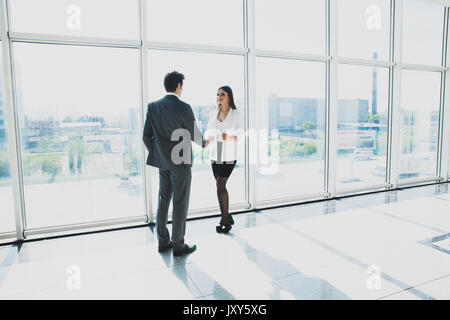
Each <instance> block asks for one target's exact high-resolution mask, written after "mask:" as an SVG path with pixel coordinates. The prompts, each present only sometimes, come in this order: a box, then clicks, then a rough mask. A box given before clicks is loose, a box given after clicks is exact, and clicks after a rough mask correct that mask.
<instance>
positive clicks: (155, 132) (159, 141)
mask: <svg viewBox="0 0 450 320" xmlns="http://www.w3.org/2000/svg"><path fill="white" fill-rule="evenodd" d="M183 80H184V75H183V74H181V73H179V72H176V71H173V72H170V73H168V74H167V75H166V76H165V78H164V87H165V88H166V91H167V95H166V96H165V97H164V98H162V99H160V100H157V101H154V102H151V103H149V105H148V111H147V118H146V120H145V126H144V143H145V146H146V148H147V150H148V152H149V154H148V158H147V165H150V166H153V167H157V168H159V197H158V210H157V214H156V230H157V238H158V251H159V252H165V251H168V250H169V249H171V248H173V255H174V256H179V255H183V254H187V253H191V252H193V251H195V249H196V246H195V245H193V246H189V245H187V244H186V243H184V235H185V231H186V217H187V211H188V208H189V195H190V189H191V167H192V162H193V156H192V144H191V141H194V142H195V143H197V144H199V145H201V146H202V147H203V148H205V147H206V146H207V143H206V141H205V140H204V139H203V137H202V134H201V132H200V130H199V128H198V126H197V123H196V121H195V117H194V113H193V112H192V108H191V106H190V105H189V104H187V103H185V102H183V101H181V100H180V97H181V91H182V87H183ZM172 197H173V213H172V240H170V236H169V230H168V229H167V214H168V210H169V204H170V201H171V199H172Z"/></svg>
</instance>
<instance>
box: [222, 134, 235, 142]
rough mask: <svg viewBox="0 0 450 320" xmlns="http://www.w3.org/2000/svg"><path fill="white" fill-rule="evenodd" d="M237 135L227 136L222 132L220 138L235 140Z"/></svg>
mask: <svg viewBox="0 0 450 320" xmlns="http://www.w3.org/2000/svg"><path fill="white" fill-rule="evenodd" d="M237 139H238V137H237V136H229V135H227V134H226V133H222V140H224V141H225V140H235V141H237Z"/></svg>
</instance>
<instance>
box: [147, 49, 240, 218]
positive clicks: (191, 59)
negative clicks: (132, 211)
mask: <svg viewBox="0 0 450 320" xmlns="http://www.w3.org/2000/svg"><path fill="white" fill-rule="evenodd" d="M172 70H177V71H178V72H181V73H183V74H184V76H185V80H184V83H183V92H182V97H181V99H182V100H183V101H185V102H187V103H189V104H190V105H191V107H192V110H193V112H194V115H195V117H196V119H197V122H198V126H199V128H200V130H201V131H202V133H204V132H205V131H206V129H207V124H208V123H207V122H208V115H209V113H210V112H211V110H214V109H215V108H217V105H216V97H217V96H216V95H217V89H218V88H219V87H221V86H224V85H227V86H230V87H231V89H232V90H233V95H234V100H235V103H236V108H237V110H238V111H239V112H240V113H241V117H242V118H243V117H244V114H245V109H244V108H245V99H244V78H243V70H244V58H243V56H239V55H223V54H209V53H188V52H176V51H161V50H150V51H149V75H150V77H149V80H150V81H149V101H153V100H156V99H160V98H162V97H164V95H165V94H166V92H165V89H164V85H163V80H164V76H165V75H166V74H167V73H168V72H170V71H172ZM241 120H243V119H241ZM242 140H243V139H241V141H239V144H238V146H239V152H238V157H239V158H238V162H237V164H236V167H235V169H234V170H233V173H232V174H231V176H230V178H229V180H228V181H227V189H228V193H229V199H230V206H232V205H234V204H242V203H244V202H245V152H244V150H245V149H244V148H245V142H244V141H242ZM192 150H193V153H194V163H193V167H192V185H191V198H190V203H189V209H190V210H195V209H203V208H215V207H217V206H218V201H217V192H216V181H215V180H214V175H213V172H212V168H211V162H210V160H209V152H210V146H208V147H207V148H205V149H203V148H201V147H200V146H198V145H197V144H194V143H193V148H192ZM151 183H152V190H154V192H153V194H152V196H153V198H152V199H153V203H154V204H155V205H154V206H153V209H154V210H156V206H157V203H158V202H157V199H158V191H157V190H158V183H159V176H158V170H157V169H155V168H152V181H151ZM170 212H171V210H170Z"/></svg>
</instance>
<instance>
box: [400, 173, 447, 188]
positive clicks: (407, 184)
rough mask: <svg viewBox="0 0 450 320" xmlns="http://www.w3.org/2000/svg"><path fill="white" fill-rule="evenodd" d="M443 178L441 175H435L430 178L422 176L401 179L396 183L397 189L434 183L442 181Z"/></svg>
mask: <svg viewBox="0 0 450 320" xmlns="http://www.w3.org/2000/svg"><path fill="white" fill-rule="evenodd" d="M442 180H443V179H442V178H441V177H438V176H435V177H431V178H424V179H410V180H403V181H400V180H399V182H398V183H397V187H398V189H402V188H405V187H415V186H420V185H422V184H434V183H440V182H443V181H442Z"/></svg>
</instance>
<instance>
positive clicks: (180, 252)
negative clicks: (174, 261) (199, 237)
mask: <svg viewBox="0 0 450 320" xmlns="http://www.w3.org/2000/svg"><path fill="white" fill-rule="evenodd" d="M195 249H197V246H196V245H195V244H194V245H193V246H188V245H187V244H185V245H184V247H182V248H181V249H174V250H173V255H174V256H176V257H177V256H182V255H183V254H188V253H192V252H194V251H195Z"/></svg>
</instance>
